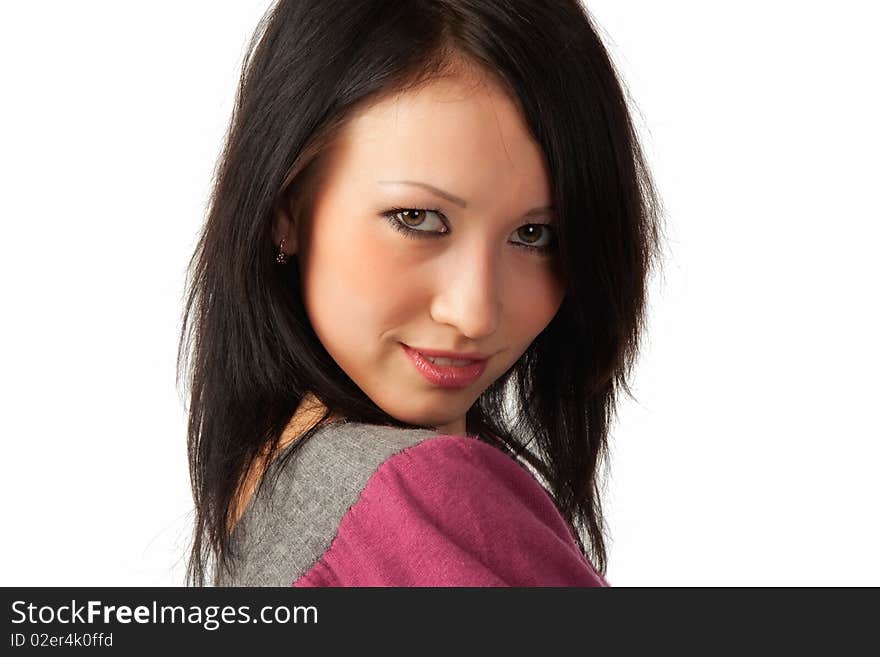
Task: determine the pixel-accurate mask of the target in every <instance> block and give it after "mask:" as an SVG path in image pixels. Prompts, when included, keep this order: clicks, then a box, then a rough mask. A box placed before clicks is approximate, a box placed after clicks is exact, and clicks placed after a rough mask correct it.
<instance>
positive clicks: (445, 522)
mask: <svg viewBox="0 0 880 657" xmlns="http://www.w3.org/2000/svg"><path fill="white" fill-rule="evenodd" d="M293 585H294V586H608V584H607V582H606V581H605V580H604V579H603V578H602V577H601V576H600V575H599V574H597V573H596V571H595V570H594V569H593V567H592V566H591V565H590V563H589V562H588V561H587V560H586V559H585V558H584V556H583V555H582V554H581V553H580V551H579V550H578V548H577V545H576V543H575V541H574V538H573V537H572V533H571V530H570V529H569V528H568V525H567V523H566V522H565V520H564V519H563V517H562V515H561V514H560V513H559V511H558V510H557V508H556V506H555V505H554V504H553V501H552V500H551V499H550V496H549V495H548V494H547V492H546V491H545V490H544V488H543V487H542V486H541V485H540V484H539V483H538V482H537V481H536V480H535V479H534V478H533V477H532V476H531V475H530V474H529V473H528V472H527V471H525V470H523V469H522V468H521V467H520V466H519V465H518V464H516V463H515V462H514V461H513V460H512V459H511V457H510V456H508V455H507V454H505V453H503V452H502V451H500V450H499V449H496V448H495V447H492V446H491V445H487V444H485V443H482V442H480V441H478V440H476V439H474V438H466V437H463V436H441V437H437V438H431V439H428V440H426V441H423V442H421V443H419V444H418V445H415V446H413V447H410V448H408V449H406V450H404V451H402V452H400V453H398V454H395V455H394V456H392V457H391V458H389V459H388V460H387V461H385V462H384V463H383V464H382V465H381V466H380V467H379V469H378V470H377V471H376V472H375V473H374V474H373V476H372V477H370V479H369V481H368V482H367V485H366V486H365V488H364V490H363V491H362V493H361V496H360V498H359V499H358V501H357V502H356V503H355V504H354V505H353V506H352V507H351V508H350V509H349V510H348V512H347V513H346V515H345V516H344V517H343V519H342V521H341V523H340V525H339V528H338V532H337V535H336V537H335V538H334V540H333V542H332V544H331V546H330V548H329V549H328V550H327V552H325V553H324V555H323V556H322V558H321V559H320V560H319V561H318V562H317V563H316V564H315V565H314V566H313V567H312V568H311V569H310V570H309V571H308V572H306V573H305V574H304V575H303V576H302V577H300V578H299V579H298V580H297V581H296V582H294V584H293Z"/></svg>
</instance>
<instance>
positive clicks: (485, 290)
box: [431, 249, 502, 340]
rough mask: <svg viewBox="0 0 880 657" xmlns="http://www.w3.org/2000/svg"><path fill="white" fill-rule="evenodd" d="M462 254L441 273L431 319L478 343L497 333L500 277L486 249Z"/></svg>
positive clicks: (457, 255) (432, 305) (445, 265)
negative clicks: (481, 339)
mask: <svg viewBox="0 0 880 657" xmlns="http://www.w3.org/2000/svg"><path fill="white" fill-rule="evenodd" d="M476 251H477V249H473V250H471V252H470V253H469V254H465V253H464V252H459V253H458V254H450V256H451V257H450V258H449V260H448V261H447V262H445V263H444V265H443V266H442V267H441V268H439V269H438V272H437V278H436V280H435V281H434V294H433V298H432V300H431V318H432V319H433V320H434V321H435V322H437V323H439V324H448V325H450V326H453V327H455V328H456V329H457V330H458V332H459V333H461V334H462V335H464V336H466V337H467V338H470V339H471V340H478V339H480V338H485V337H487V336H490V335H492V334H493V333H494V332H495V331H496V330H497V329H498V323H499V321H500V317H501V293H502V290H501V289H500V285H501V277H500V275H499V272H498V266H497V264H496V263H495V259H494V258H493V257H492V255H491V254H490V253H488V252H487V250H486V249H483V252H482V253H477V252H476Z"/></svg>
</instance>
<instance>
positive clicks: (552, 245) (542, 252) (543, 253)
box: [381, 207, 556, 257]
mask: <svg viewBox="0 0 880 657" xmlns="http://www.w3.org/2000/svg"><path fill="white" fill-rule="evenodd" d="M418 213H421V214H422V215H423V216H427V215H428V214H429V213H431V214H435V215H437V216H438V217H439V220H440V222H441V223H442V224H443V228H442V229H441V230H436V231H435V230H419V229H416V228H412V227H411V226H408V225H407V224H406V222H405V221H403V220H402V219H401V216H402V215H404V216H405V215H415V214H418ZM381 214H382V216H383V217H384V218H385V219H386V221H388V223H389V224H390V226H391V227H392V228H393V229H394V230H396V231H397V232H399V233H401V234H402V235H403V236H404V237H408V238H413V239H433V238H440V237H442V236H443V235H447V234H448V233H449V232H450V230H451V229H450V228H449V223H448V219H447V218H446V216H445V215H444V214H443V213H442V212H441V211H440V210H439V209H437V208H401V207H395V208H391V209H390V210H386V211H385V212H382V213H381ZM422 223H424V222H422ZM523 228H539V229H540V230H542V231H546V232H549V237H550V242H549V243H548V244H542V245H534V244H526V243H525V242H511V244H513V245H514V246H518V247H521V248H523V249H526V250H528V251H530V252H532V253H534V254H536V255H538V256H540V257H551V256H553V255H554V254H555V252H556V228H555V226H553V225H552V224H548V223H531V224H523V225H522V226H520V227H519V228H518V229H517V230H516V231H515V232H519V231H520V230H522V229H523Z"/></svg>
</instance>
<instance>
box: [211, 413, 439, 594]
mask: <svg viewBox="0 0 880 657" xmlns="http://www.w3.org/2000/svg"><path fill="white" fill-rule="evenodd" d="M439 435H441V434H438V433H437V432H436V431H429V430H426V429H399V428H397V427H387V426H379V425H374V424H364V423H359V422H346V423H333V424H328V425H324V426H322V427H319V428H318V429H317V430H316V431H315V433H314V434H313V435H312V437H311V438H309V439H308V440H307V441H306V442H305V443H303V444H302V446H301V447H300V448H298V451H297V452H296V453H294V454H292V455H291V456H290V458H289V459H288V460H287V462H286V463H284V464H283V466H282V465H281V464H282V461H283V460H284V458H283V457H284V456H285V455H286V453H287V451H288V450H289V449H292V448H293V447H294V446H295V445H296V444H297V443H293V444H292V445H289V446H288V447H285V448H284V449H283V450H281V452H280V453H279V454H278V455H277V456H276V458H275V459H274V460H273V461H272V462H271V463H270V464H269V467H268V469H267V471H266V485H265V486H264V487H262V488H261V489H260V490H259V492H258V493H257V494H256V495H254V496H253V498H252V499H251V500H250V502H249V503H248V505H247V507H246V508H245V511H244V513H243V514H242V516H241V518H240V519H239V521H238V523H237V524H236V526H235V528H234V529H233V531H232V535H231V541H232V545H233V548H234V550H235V554H236V556H238V557H239V559H238V561H237V564H236V568H235V571H234V572H233V573H232V574H231V575H229V574H228V573H226V572H225V570H220V572H218V573H217V574H216V576H215V580H214V583H215V586H291V585H292V584H293V583H294V582H295V581H296V580H297V579H299V578H300V577H301V576H302V575H303V574H305V573H306V572H307V571H308V570H309V569H310V568H311V567H312V566H313V565H314V564H315V563H317V561H318V560H319V559H320V558H321V556H322V555H323V554H324V553H325V552H326V551H327V550H328V549H329V547H330V543H331V542H332V541H333V538H334V537H335V536H336V530H337V529H338V527H339V524H340V522H341V521H342V518H343V516H344V515H345V513H346V512H347V511H348V509H349V508H350V507H351V506H352V505H353V504H354V503H355V502H357V500H358V497H359V496H360V494H361V491H363V489H364V487H365V486H366V484H367V480H368V479H369V478H370V477H371V476H372V475H373V473H374V472H376V470H377V469H378V468H379V466H380V465H381V464H382V463H383V462H384V461H385V460H387V459H388V458H390V457H391V456H394V454H397V453H398V452H401V451H403V450H405V449H407V448H408V447H411V446H413V445H417V444H418V443H420V442H422V441H423V440H425V439H427V438H431V437H435V436H439ZM279 468H280V472H278V469H279ZM276 473H277V483H276V484H275V485H274V486H273V485H272V483H273V482H274V481H275V475H276Z"/></svg>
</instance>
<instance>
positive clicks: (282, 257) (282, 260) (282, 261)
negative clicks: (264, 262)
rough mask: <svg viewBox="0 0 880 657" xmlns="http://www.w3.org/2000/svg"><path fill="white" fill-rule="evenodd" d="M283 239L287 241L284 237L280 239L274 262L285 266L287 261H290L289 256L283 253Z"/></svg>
mask: <svg viewBox="0 0 880 657" xmlns="http://www.w3.org/2000/svg"><path fill="white" fill-rule="evenodd" d="M285 239H287V238H286V237H282V238H281V244H279V245H278V255H277V256H275V262H277V263H278V264H279V265H285V264H287V261H288V259H290V256H289V255H288V254H286V253H285V252H284V240H285Z"/></svg>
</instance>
